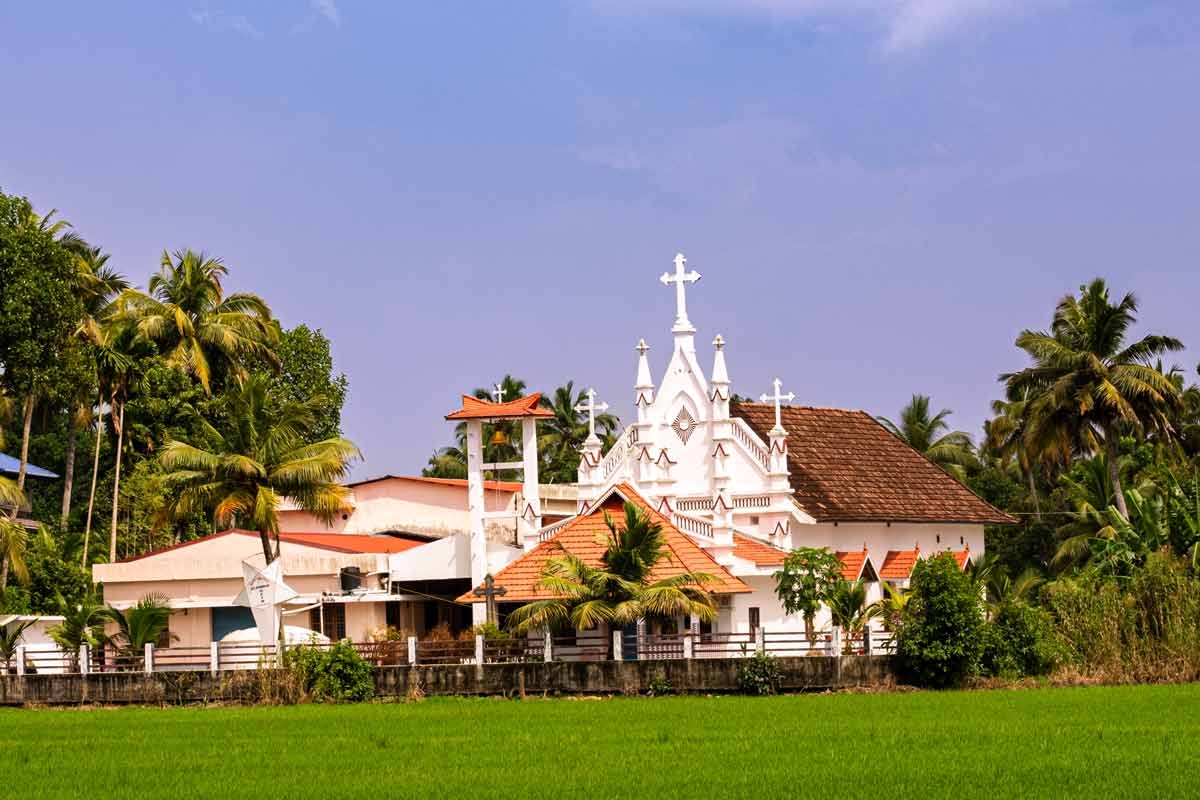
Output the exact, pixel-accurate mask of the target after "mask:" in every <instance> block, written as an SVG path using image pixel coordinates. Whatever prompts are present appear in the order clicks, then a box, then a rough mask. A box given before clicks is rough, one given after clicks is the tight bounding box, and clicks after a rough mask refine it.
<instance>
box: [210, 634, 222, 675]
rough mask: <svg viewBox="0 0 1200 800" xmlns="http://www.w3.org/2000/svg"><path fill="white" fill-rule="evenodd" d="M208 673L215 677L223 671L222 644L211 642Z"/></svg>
mask: <svg viewBox="0 0 1200 800" xmlns="http://www.w3.org/2000/svg"><path fill="white" fill-rule="evenodd" d="M208 671H209V672H210V673H212V674H213V675H214V676H215V675H216V674H217V673H218V672H220V671H221V644H220V642H211V643H210V644H209V645H208Z"/></svg>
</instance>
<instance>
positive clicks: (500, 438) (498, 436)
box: [488, 428, 508, 447]
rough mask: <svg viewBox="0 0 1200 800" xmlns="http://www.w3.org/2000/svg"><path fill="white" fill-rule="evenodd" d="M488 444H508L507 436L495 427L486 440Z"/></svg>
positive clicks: (496, 445) (494, 445) (495, 445)
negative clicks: (490, 436) (489, 437)
mask: <svg viewBox="0 0 1200 800" xmlns="http://www.w3.org/2000/svg"><path fill="white" fill-rule="evenodd" d="M488 444H490V445H492V446H493V447H498V446H500V445H505V444H508V437H507V436H506V435H505V434H504V431H502V430H500V429H499V428H497V429H496V430H495V431H494V432H493V433H492V438H491V439H489V440H488Z"/></svg>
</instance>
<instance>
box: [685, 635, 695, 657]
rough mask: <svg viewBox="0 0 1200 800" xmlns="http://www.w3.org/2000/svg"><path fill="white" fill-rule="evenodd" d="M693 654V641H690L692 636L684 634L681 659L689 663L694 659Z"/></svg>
mask: <svg viewBox="0 0 1200 800" xmlns="http://www.w3.org/2000/svg"><path fill="white" fill-rule="evenodd" d="M695 652H696V650H695V640H693V639H692V634H691V633H685V634H684V635H683V657H684V658H686V659H687V660H688V661H691V660H692V659H693V658H695Z"/></svg>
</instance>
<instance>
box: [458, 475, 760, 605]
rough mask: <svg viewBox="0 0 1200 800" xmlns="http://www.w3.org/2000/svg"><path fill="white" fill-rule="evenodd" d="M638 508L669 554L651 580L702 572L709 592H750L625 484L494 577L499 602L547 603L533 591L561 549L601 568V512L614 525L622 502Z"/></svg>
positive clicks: (471, 598)
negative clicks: (709, 580)
mask: <svg viewBox="0 0 1200 800" xmlns="http://www.w3.org/2000/svg"><path fill="white" fill-rule="evenodd" d="M627 500H628V501H629V502H631V503H633V504H634V505H636V506H638V508H640V509H641V510H642V513H644V514H646V515H647V516H648V517H650V519H651V520H652V521H654V522H656V523H658V524H659V525H661V526H662V531H663V536H664V538H665V540H666V549H667V555H666V556H665V557H663V558H662V559H660V560H659V561H658V563H657V564H655V565H654V568H653V569H652V570H651V571H650V580H651V581H658V580H662V579H664V578H670V577H672V576H675V575H683V574H684V573H688V572H703V573H707V574H709V575H712V576H713V577H714V581H713V583H712V584H710V585H709V586H708V587H706V588H708V590H709V591H710V592H712V593H713V594H734V593H743V592H750V591H753V590H752V589H751V588H750V587H749V586H747V585H746V584H745V583H743V582H742V581H740V580H738V579H737V578H735V577H734V576H733V575H732V574H730V572H729V570H727V569H725V567H723V566H721V565H720V564H718V563H717V562H716V561H714V560H713V558H712V556H710V555H709V554H708V553H706V552H705V551H704V549H703V548H701V547H700V546H699V545H698V544H696V543H695V542H693V541H692V540H691V539H690V538H689V537H688V536H687V534H685V533H683V532H682V531H680V530H679V529H678V528H676V527H675V526H674V525H672V524H671V522H670V520H668V519H667V518H666V517H664V516H663V515H662V514H659V513H658V512H657V511H655V510H654V509H653V508H651V507H650V504H649V503H648V502H646V500H645V498H643V497H642V496H641V495H640V494H638V493H637V492H636V491H634V489H633V488H632V487H631V486H629V485H628V484H625V483H622V484H618V485H617V486H616V487H614V488H613V489H612V490H611V491H610V492H609V494H608V495H607V497H605V498H604V499H603V500H601V501H600V502H598V503H596V504H595V505H593V506H592V507H591V508H590V509H589V510H588V511H587V512H586V513H584V514H580V515H579V516H576V517H573V518H571V520H570V521H569V522H567V523H566V524H565V525H563V526H562V527H561V528H560V529H559V530H558V531H557V532H556V533H555V534H554V535H553V536H552V537H551V538H550V539H549V540H547V541H544V542H541V543H540V544H538V546H537V547H535V548H533V549H532V550H530V551H529V552H528V553H526V554H525V555H523V556H521V557H520V558H518V559H517V560H516V561H514V562H512V563H511V564H509V565H508V566H507V567H505V568H504V569H502V570H500V571H499V572H498V573H496V574H495V575H494V576H493V577H494V580H495V585H496V586H497V587H500V586H503V587H504V589H505V590H506V591H505V594H504V597H503V601H504V602H506V603H511V602H518V603H520V602H528V601H530V600H546V599H549V598H551V597H553V596H554V595H553V594H551V593H550V592H547V591H545V590H544V589H538V588H537V582H538V580H539V579H540V578H541V576H542V569H543V568H544V567H545V565H546V561H548V560H549V559H550V558H553V557H554V556H557V555H559V554H561V553H562V552H563V551H564V550H566V551H568V552H570V553H572V554H573V555H575V556H576V557H578V558H580V559H582V560H583V562H584V563H585V564H587V565H588V566H590V567H598V566H600V563H601V562H600V557H601V556H602V555H603V554H604V550H605V546H606V544H605V540H606V539H605V537H606V535H607V534H608V533H609V531H608V526H607V525H605V524H604V512H606V511H607V512H608V514H609V516H610V517H612V518H613V519H614V520H619V519H621V516H620V515H621V514H622V506H623V505H624V503H625V501H627ZM458 602H460V603H482V602H484V599H483V598H482V597H478V596H476V595H475V594H474V593H473V591H472V592H467V593H465V594H464V595H462V596H461V597H459V598H458Z"/></svg>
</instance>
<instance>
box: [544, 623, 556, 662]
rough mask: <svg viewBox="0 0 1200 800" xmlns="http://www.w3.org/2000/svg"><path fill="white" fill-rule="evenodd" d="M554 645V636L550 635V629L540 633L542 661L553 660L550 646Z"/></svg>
mask: <svg viewBox="0 0 1200 800" xmlns="http://www.w3.org/2000/svg"><path fill="white" fill-rule="evenodd" d="M553 645H554V637H553V636H551V635H550V631H548V630H547V631H546V632H545V633H543V634H542V661H553V660H554V653H553V652H552V651H551V647H553Z"/></svg>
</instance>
